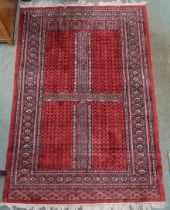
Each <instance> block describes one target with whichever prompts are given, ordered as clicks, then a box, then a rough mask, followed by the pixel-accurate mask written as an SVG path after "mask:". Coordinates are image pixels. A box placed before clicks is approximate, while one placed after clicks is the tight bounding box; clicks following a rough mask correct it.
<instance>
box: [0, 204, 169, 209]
mask: <svg viewBox="0 0 170 210" xmlns="http://www.w3.org/2000/svg"><path fill="white" fill-rule="evenodd" d="M5 206H6V207H9V208H10V210H15V209H16V208H24V209H27V210H40V209H42V208H45V210H65V209H68V210H79V209H80V208H81V209H82V210H152V209H164V208H165V207H167V206H168V205H167V203H165V202H154V203H149V202H148V203H147V202H145V203H114V204H104V203H102V204H54V205H52V204H10V203H0V207H5Z"/></svg>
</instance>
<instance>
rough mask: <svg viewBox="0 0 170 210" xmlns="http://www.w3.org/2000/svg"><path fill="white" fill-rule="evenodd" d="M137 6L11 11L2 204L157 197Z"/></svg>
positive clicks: (155, 149)
mask: <svg viewBox="0 0 170 210" xmlns="http://www.w3.org/2000/svg"><path fill="white" fill-rule="evenodd" d="M155 106H156V104H155V97H154V87H153V77H152V66H151V55H150V44H149V32H148V23H147V12H146V6H119V7H117V6H98V7H95V6H89V7H85V6H79V7H74V6H69V7H45V8H33V7H32V8H24V9H21V10H20V23H19V37H18V46H17V59H16V68H15V84H14V97H13V106H12V114H11V127H10V137H9V147H8V153H7V162H6V170H7V177H6V179H5V184H4V193H3V201H4V202H6V203H35V204H38V203H44V204H51V203H54V204H79V203H84V204H87V203H133V202H140V203H144V202H151V203H152V202H153V203H156V202H164V201H165V195H164V189H163V184H162V168H161V156H160V151H159V139H158V125H157V116H156V108H155Z"/></svg>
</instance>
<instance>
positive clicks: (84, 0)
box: [20, 0, 149, 7]
mask: <svg viewBox="0 0 170 210" xmlns="http://www.w3.org/2000/svg"><path fill="white" fill-rule="evenodd" d="M147 3H149V2H148V1H144V0H138V1H136V0H110V1H108V2H103V1H102V0H101V1H100V0H99V1H94V2H88V0H78V1H76V2H71V1H63V2H61V1H58V0H56V1H53V0H49V1H42V0H36V1H35V0H33V1H31V2H22V3H20V7H36V6H38V7H46V6H95V5H96V6H97V5H100V6H101V5H110V6H111V5H112V6H113V5H115V6H119V5H145V4H147Z"/></svg>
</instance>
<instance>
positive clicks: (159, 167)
mask: <svg viewBox="0 0 170 210" xmlns="http://www.w3.org/2000/svg"><path fill="white" fill-rule="evenodd" d="M63 7H64V8H65V7H66V6H49V7H23V8H20V14H19V24H18V40H17V47H16V62H15V72H14V85H13V86H14V87H13V100H12V108H11V118H10V129H9V142H8V149H7V154H6V166H5V168H6V171H7V174H8V173H9V172H10V168H11V166H10V163H11V156H12V148H13V147H12V145H13V141H14V140H13V133H14V124H15V112H16V102H17V97H16V96H17V79H18V72H19V64H20V54H21V51H20V49H21V42H22V40H21V37H22V29H23V18H24V13H23V11H24V10H33V9H35V10H36V9H38V8H41V9H47V8H63ZM67 7H76V6H67ZM80 7H90V8H96V7H97V8H99V7H101V8H115V7H116V8H120V7H122V8H127V7H139V8H143V12H144V23H145V24H144V30H145V33H146V36H145V39H146V47H147V64H148V73H149V81H150V92H151V101H152V110H153V125H154V126H153V127H154V136H155V139H154V141H155V153H156V157H157V171H158V174H157V178H158V182H159V187H160V195H161V197H160V199H159V200H151V199H150V200H147V201H146V199H144V200H145V201H142V200H112V201H108V202H107V203H108V204H109V203H122V202H123V203H129V202H130V203H149V202H154V203H160V202H164V201H165V191H164V186H163V182H162V162H161V152H160V145H159V144H160V143H159V131H158V117H157V109H156V97H155V91H154V80H153V68H152V60H151V46H150V36H149V35H150V34H149V22H148V14H147V6H146V5H124V6H122V5H121V6H111V5H110V6H88V5H87V6H79V8H80ZM9 177H10V176H6V177H5V180H4V188H3V197H2V201H3V202H5V203H11V202H13V203H24V204H88V203H90V204H95V203H96V204H97V203H106V200H98V201H16V200H14V201H13V200H10V201H7V200H6V197H7V193H8V186H9V182H10V180H9ZM107 203H106V204H107Z"/></svg>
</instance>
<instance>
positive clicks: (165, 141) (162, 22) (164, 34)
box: [0, 0, 170, 210]
mask: <svg viewBox="0 0 170 210" xmlns="http://www.w3.org/2000/svg"><path fill="white" fill-rule="evenodd" d="M73 1H74V2H75V0H73ZM90 1H92V2H94V0H89V2H90ZM98 1H99V0H95V2H96V3H97V2H98ZM63 2H64V0H63ZM148 15H149V27H150V39H151V48H152V62H153V73H154V81H155V94H156V100H157V110H158V120H159V133H160V148H161V156H162V164H163V181H164V185H165V191H166V199H167V202H169V204H170V173H169V168H168V160H167V151H168V150H170V2H169V0H150V4H148ZM16 32H17V27H16ZM16 34H17V33H16ZM15 47H16V45H15V46H9V45H7V44H0V81H1V82H0V168H1V169H3V168H4V165H5V158H6V150H7V142H8V129H9V122H10V111H11V103H12V93H13V72H14V63H15ZM2 189H3V178H2V177H0V197H1V194H2ZM0 209H3V210H7V209H8V208H7V207H2V208H1V207H0ZM166 210H170V206H169V207H167V208H166Z"/></svg>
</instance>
